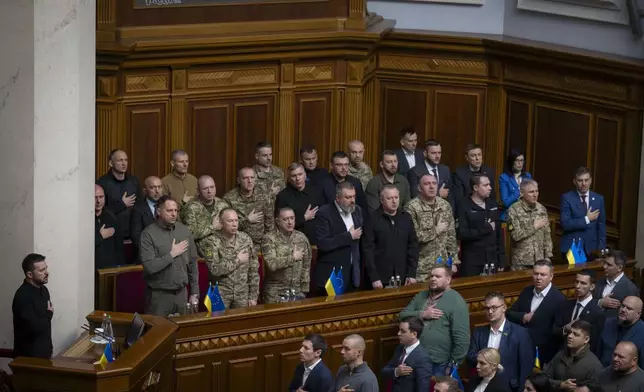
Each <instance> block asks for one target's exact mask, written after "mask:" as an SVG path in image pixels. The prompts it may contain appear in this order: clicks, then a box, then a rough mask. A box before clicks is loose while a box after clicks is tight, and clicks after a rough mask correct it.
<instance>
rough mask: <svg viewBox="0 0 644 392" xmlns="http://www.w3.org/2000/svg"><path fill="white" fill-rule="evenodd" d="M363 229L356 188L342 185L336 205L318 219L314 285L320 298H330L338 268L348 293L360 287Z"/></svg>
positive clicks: (326, 207) (322, 209) (327, 207)
mask: <svg viewBox="0 0 644 392" xmlns="http://www.w3.org/2000/svg"><path fill="white" fill-rule="evenodd" d="M363 225H364V218H363V211H362V209H361V208H360V206H358V205H356V188H355V187H354V185H353V184H352V183H350V182H348V181H344V182H341V183H339V184H338V185H337V186H336V197H335V201H333V202H332V203H331V204H326V205H324V206H322V207H320V209H319V210H318V212H317V214H316V215H315V238H316V240H317V246H318V258H317V262H316V263H315V271H314V275H313V281H314V282H315V284H316V287H317V288H318V295H320V296H325V295H327V294H326V289H325V288H324V285H325V284H326V281H327V280H328V279H329V276H330V275H331V272H332V271H333V269H334V268H335V271H336V273H337V272H338V271H339V272H341V273H342V281H343V284H344V292H349V291H353V290H355V289H356V288H358V287H360V279H361V276H360V275H361V272H362V271H361V261H362V260H361V257H360V237H362V227H363Z"/></svg>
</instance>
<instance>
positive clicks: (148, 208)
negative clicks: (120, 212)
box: [130, 176, 176, 254]
mask: <svg viewBox="0 0 644 392" xmlns="http://www.w3.org/2000/svg"><path fill="white" fill-rule="evenodd" d="M143 193H144V194H145V198H143V200H140V201H139V202H137V203H136V205H135V206H134V208H133V209H132V216H131V220H130V234H131V236H132V243H133V244H134V247H135V249H136V250H137V254H138V249H139V245H140V242H141V233H143V230H144V229H145V228H146V227H148V226H149V225H151V224H152V223H154V221H155V220H156V209H157V202H158V201H159V198H160V197H161V196H163V182H162V181H161V179H160V178H159V177H154V176H152V177H148V178H146V179H145V185H144V188H143ZM175 201H176V200H175Z"/></svg>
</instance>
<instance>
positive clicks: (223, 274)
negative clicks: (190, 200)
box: [202, 208, 259, 309]
mask: <svg viewBox="0 0 644 392" xmlns="http://www.w3.org/2000/svg"><path fill="white" fill-rule="evenodd" d="M219 219H220V221H221V230H219V231H217V232H216V233H214V234H212V235H210V236H208V237H206V238H205V239H204V241H203V243H202V250H203V252H204V258H205V259H206V263H207V264H208V269H209V270H210V276H211V279H212V283H213V284H215V283H219V293H220V294H221V298H222V299H223V301H224V305H226V309H231V308H245V307H247V306H254V305H257V298H258V296H259V272H258V269H259V263H258V261H257V253H256V252H255V249H254V248H253V240H252V239H251V238H250V236H249V235H248V234H246V233H242V232H241V231H237V230H238V225H239V221H238V218H237V212H235V210H234V209H232V208H225V209H223V210H222V211H221V212H220V213H219Z"/></svg>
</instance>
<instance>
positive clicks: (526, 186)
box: [507, 180, 552, 271]
mask: <svg viewBox="0 0 644 392" xmlns="http://www.w3.org/2000/svg"><path fill="white" fill-rule="evenodd" d="M538 199H539V185H538V184H537V182H536V181H534V180H523V181H522V182H521V199H520V200H519V201H518V202H516V203H514V204H512V205H511V206H510V208H509V209H508V218H507V222H508V231H509V232H510V237H511V238H512V270H513V271H522V270H527V269H531V268H532V266H533V265H534V262H535V261H537V260H542V259H550V258H551V257H552V237H551V235H550V222H549V221H548V211H547V210H546V207H544V206H543V205H542V204H541V203H539V202H538V201H537V200H538Z"/></svg>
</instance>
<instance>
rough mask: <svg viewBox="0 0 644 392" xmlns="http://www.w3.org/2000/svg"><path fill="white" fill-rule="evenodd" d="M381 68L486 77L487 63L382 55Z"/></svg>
mask: <svg viewBox="0 0 644 392" xmlns="http://www.w3.org/2000/svg"><path fill="white" fill-rule="evenodd" d="M379 60H380V61H379V66H380V67H379V68H381V69H392V70H400V71H414V72H425V73H441V74H460V75H473V76H486V75H487V72H488V67H487V62H485V61H481V60H472V59H452V58H439V57H430V58H427V57H419V56H418V57H417V56H400V55H390V54H381V55H380V56H379Z"/></svg>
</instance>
